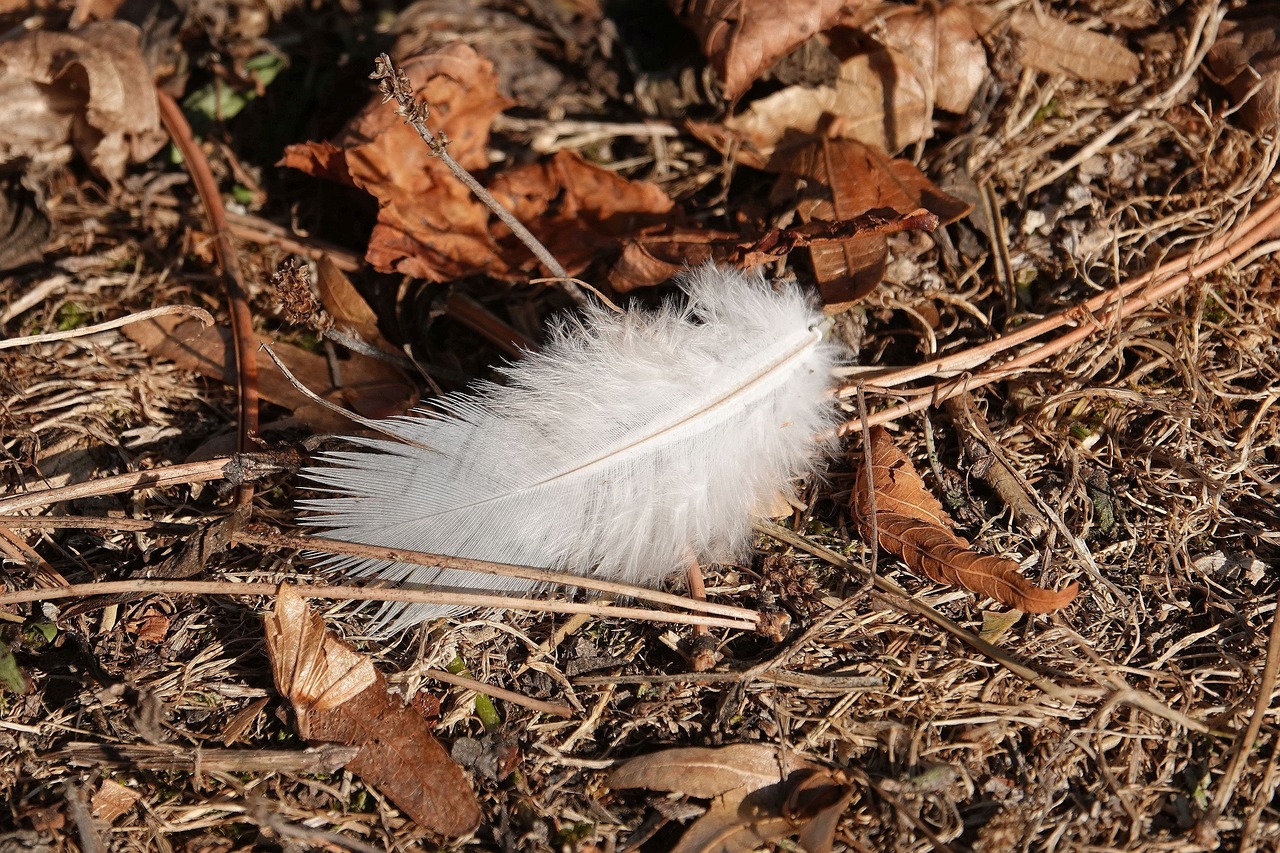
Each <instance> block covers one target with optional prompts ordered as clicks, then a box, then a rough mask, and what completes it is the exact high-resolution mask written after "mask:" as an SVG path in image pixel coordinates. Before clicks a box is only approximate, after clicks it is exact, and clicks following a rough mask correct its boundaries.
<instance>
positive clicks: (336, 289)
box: [316, 254, 401, 355]
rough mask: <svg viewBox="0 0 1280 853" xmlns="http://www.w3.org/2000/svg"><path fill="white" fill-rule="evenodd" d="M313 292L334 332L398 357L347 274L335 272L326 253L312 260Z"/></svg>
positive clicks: (375, 317) (335, 265) (370, 309)
mask: <svg viewBox="0 0 1280 853" xmlns="http://www.w3.org/2000/svg"><path fill="white" fill-rule="evenodd" d="M316 292H317V293H319V295H320V304H322V305H323V306H324V309H325V311H327V312H329V316H330V317H332V318H333V322H334V325H335V326H336V327H337V328H338V331H340V332H344V333H346V334H348V335H351V336H353V337H355V338H358V339H359V340H362V341H364V342H365V343H367V344H369V345H370V346H373V347H377V348H378V349H380V350H382V351H383V352H386V353H395V354H396V355H400V354H401V353H400V351H399V350H398V349H396V347H395V345H394V344H392V343H391V342H390V341H388V340H387V339H386V338H384V337H383V336H382V331H381V330H380V329H379V328H378V315H377V314H375V313H374V312H373V309H372V308H370V307H369V303H368V302H365V300H364V297H363V296H361V295H360V291H358V290H356V286H355V285H354V284H352V283H351V279H349V278H347V274H346V273H344V272H343V271H342V270H340V269H338V265H337V264H335V263H334V262H333V259H332V258H330V257H329V256H328V255H327V254H322V255H321V256H320V257H319V258H317V259H316Z"/></svg>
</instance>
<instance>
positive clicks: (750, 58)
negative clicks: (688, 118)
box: [671, 0, 860, 100]
mask: <svg viewBox="0 0 1280 853" xmlns="http://www.w3.org/2000/svg"><path fill="white" fill-rule="evenodd" d="M857 5H860V3H859V0H808V2H804V3H779V2H778V0H671V7H672V8H673V9H674V10H675V13H676V15H678V16H679V17H680V19H681V20H682V21H683V22H684V23H685V25H686V26H688V27H689V28H690V29H691V30H693V31H694V33H695V34H696V35H697V36H698V41H699V42H700V43H701V45H702V52H703V53H704V54H705V55H706V57H707V60H708V61H709V62H710V63H711V67H712V68H714V69H715V70H716V74H717V76H718V77H719V78H720V85H721V88H722V89H723V91H724V96H725V97H726V98H728V99H729V100H733V99H734V98H737V97H738V96H739V95H741V94H742V93H743V92H745V91H747V88H748V87H750V86H751V84H752V83H753V82H754V81H755V80H756V78H758V77H759V76H760V75H762V74H764V72H766V71H768V70H769V68H770V66H772V65H773V63H775V62H777V61H778V60H779V59H781V58H782V57H783V56H785V55H787V54H788V53H790V52H791V51H792V50H794V49H795V48H797V47H799V46H800V45H801V44H803V43H804V42H806V41H808V40H809V39H810V38H812V37H813V36H815V35H817V34H818V33H820V32H822V31H823V30H825V29H827V28H828V27H830V26H831V25H832V24H834V23H835V22H836V21H837V20H838V19H839V18H840V16H841V15H842V14H843V13H844V12H845V11H846V10H847V8H848V7H851V6H857Z"/></svg>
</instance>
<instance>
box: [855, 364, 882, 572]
mask: <svg viewBox="0 0 1280 853" xmlns="http://www.w3.org/2000/svg"><path fill="white" fill-rule="evenodd" d="M857 388H858V419H859V420H860V421H862V465H863V467H864V468H865V469H866V471H867V513H868V514H869V515H870V518H868V519H867V525H868V526H869V527H870V528H871V535H870V536H869V537H868V539H869V541H868V542H867V544H868V545H869V546H870V551H871V563H870V565H868V566H867V580H866V583H864V584H863V587H862V589H860V590H859V591H858V594H859V595H861V594H862V593H864V592H869V591H870V590H871V589H872V588H874V586H875V582H876V568H877V567H878V566H879V558H880V519H879V516H878V515H877V513H876V471H875V465H874V453H873V452H872V447H871V426H870V424H868V423H867V396H866V394H865V393H864V392H863V388H862V383H861V382H859V383H858V384H857Z"/></svg>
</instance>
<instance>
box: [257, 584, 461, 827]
mask: <svg viewBox="0 0 1280 853" xmlns="http://www.w3.org/2000/svg"><path fill="white" fill-rule="evenodd" d="M266 640H267V655H268V656H269V657H270V659H271V674H272V676H273V677H274V678H275V683H276V689H278V690H279V691H280V693H281V694H283V695H284V696H285V697H286V698H288V700H289V702H290V704H291V705H293V710H294V715H295V716H296V718H297V724H298V735H299V736H300V737H301V738H302V739H303V740H305V741H307V742H308V743H312V744H315V743H341V744H346V745H349V746H358V747H360V751H359V752H358V753H357V754H356V756H355V758H353V759H352V760H351V761H350V762H349V763H348V764H347V769H349V770H351V771H352V772H353V773H356V774H357V775H359V776H360V777H361V778H362V779H364V780H365V781H366V782H368V783H369V784H371V785H373V786H374V787H376V788H377V789H378V790H380V791H382V792H383V793H384V794H386V795H387V796H388V797H389V798H391V800H392V802H394V803H395V804H396V805H397V806H399V807H400V808H401V809H403V810H404V811H405V813H406V814H408V815H409V816H410V817H412V818H413V819H414V820H415V821H417V822H418V823H419V824H420V825H421V826H423V827H425V828H427V829H430V830H432V831H434V832H438V833H440V834H441V835H447V836H451V837H456V836H459V835H466V834H467V833H469V832H471V831H472V830H474V829H475V828H476V827H477V826H479V824H480V805H479V803H478V802H477V801H476V798H475V794H474V793H472V790H471V784H470V782H469V781H468V780H467V777H466V774H465V773H464V772H463V771H462V768H461V767H459V766H458V765H457V764H456V763H455V762H454V761H453V759H451V758H450V757H449V754H448V753H447V752H445V750H444V747H442V746H441V745H440V743H439V742H438V741H437V740H436V739H435V737H433V736H432V734H431V731H430V729H429V728H428V726H427V723H426V721H425V720H423V718H422V716H421V715H420V714H418V713H417V712H416V711H414V710H413V709H412V708H408V707H406V706H405V705H404V703H402V702H401V701H400V700H399V699H397V698H394V697H393V696H392V695H391V694H390V693H389V692H388V690H387V683H386V679H384V678H383V677H382V674H381V673H379V672H378V671H377V669H376V668H374V665H373V662H372V661H371V660H369V658H367V657H365V656H364V655H362V654H359V653H358V652H356V651H355V649H353V648H351V646H349V645H347V644H346V643H344V642H342V641H341V640H339V639H338V638H337V637H336V636H334V635H333V634H331V633H329V631H328V630H327V629H326V628H325V626H324V620H323V619H321V618H320V616H319V614H317V613H315V612H314V611H312V610H311V608H310V607H309V606H308V605H307V603H306V601H305V600H304V599H303V598H302V597H301V596H299V595H298V594H297V593H295V592H292V591H290V589H289V588H288V587H287V586H285V587H282V588H281V590H280V594H279V598H277V600H276V606H275V610H274V611H273V612H272V613H271V614H270V615H269V616H267V618H266Z"/></svg>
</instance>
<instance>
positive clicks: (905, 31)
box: [876, 3, 988, 113]
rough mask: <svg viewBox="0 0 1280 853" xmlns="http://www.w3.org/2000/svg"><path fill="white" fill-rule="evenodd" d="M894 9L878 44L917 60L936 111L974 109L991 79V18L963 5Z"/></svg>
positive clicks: (917, 72)
mask: <svg viewBox="0 0 1280 853" xmlns="http://www.w3.org/2000/svg"><path fill="white" fill-rule="evenodd" d="M892 8H893V11H891V12H890V13H889V14H887V15H886V16H885V20H884V25H883V26H882V27H881V29H880V30H878V31H877V33H876V35H877V38H878V39H879V40H880V41H881V42H882V43H883V44H884V45H885V46H886V47H890V48H893V49H894V50H896V51H898V52H899V53H901V54H902V55H903V56H906V57H909V58H910V59H911V61H912V65H913V66H914V69H915V72H914V73H915V76H916V78H917V79H918V80H920V81H921V82H922V83H924V85H925V86H926V88H927V89H928V91H929V92H930V93H931V96H932V102H933V104H934V106H936V107H939V108H940V109H944V110H947V111H948V112H953V113H963V112H964V111H965V110H967V109H969V104H971V103H972V102H973V98H974V96H975V95H977V94H978V87H980V86H981V85H982V81H983V80H984V79H986V76H987V73H988V69H987V51H986V48H984V47H983V45H982V41H981V39H980V38H979V35H980V33H981V32H982V29H983V24H984V23H985V18H983V17H982V16H980V15H978V14H977V13H975V11H974V9H973V7H971V6H968V5H964V4H961V3H949V4H947V5H946V6H943V7H942V8H936V7H930V8H913V7H910V6H895V7H892Z"/></svg>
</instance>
